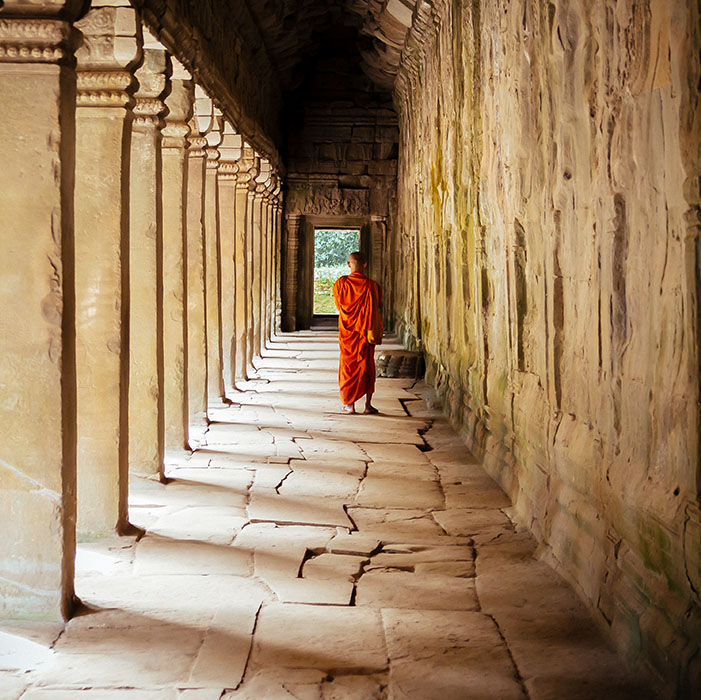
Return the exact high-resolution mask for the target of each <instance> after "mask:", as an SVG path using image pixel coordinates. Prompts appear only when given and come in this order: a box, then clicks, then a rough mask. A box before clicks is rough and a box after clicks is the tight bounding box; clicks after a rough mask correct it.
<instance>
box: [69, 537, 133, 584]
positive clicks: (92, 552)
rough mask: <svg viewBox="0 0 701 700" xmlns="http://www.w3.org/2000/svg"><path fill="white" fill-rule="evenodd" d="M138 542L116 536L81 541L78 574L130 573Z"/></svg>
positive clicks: (76, 564) (78, 555) (116, 574)
mask: <svg viewBox="0 0 701 700" xmlns="http://www.w3.org/2000/svg"><path fill="white" fill-rule="evenodd" d="M135 547H136V542H135V540H134V539H133V538H128V537H114V538H109V539H104V540H98V541H96V542H80V543H79V544H78V545H77V547H76V556H75V575H76V576H120V575H125V574H130V573H131V572H132V566H133V564H134V551H135Z"/></svg>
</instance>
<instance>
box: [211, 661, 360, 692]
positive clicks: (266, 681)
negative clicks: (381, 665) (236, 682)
mask: <svg viewBox="0 0 701 700" xmlns="http://www.w3.org/2000/svg"><path fill="white" fill-rule="evenodd" d="M325 677H326V673H324V672H323V671H316V670H313V669H295V668H278V667H275V666H273V667H271V668H265V669H261V670H260V671H258V672H255V673H250V674H247V675H246V681H245V682H244V684H243V685H242V687H241V688H240V689H238V690H235V691H231V692H228V693H225V694H224V695H223V696H222V700H224V699H225V698H235V699H236V700H322V699H321V684H322V682H323V680H324V678H325ZM358 700H360V698H358Z"/></svg>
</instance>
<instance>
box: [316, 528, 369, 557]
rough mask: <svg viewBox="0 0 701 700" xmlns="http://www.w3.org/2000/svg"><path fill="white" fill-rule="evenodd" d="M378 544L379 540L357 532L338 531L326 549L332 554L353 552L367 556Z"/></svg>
mask: <svg viewBox="0 0 701 700" xmlns="http://www.w3.org/2000/svg"><path fill="white" fill-rule="evenodd" d="M379 546H380V540H378V539H377V538H375V537H371V536H366V535H363V534H361V533H359V532H339V533H338V534H337V535H335V536H334V538H333V539H332V540H331V541H330V542H329V544H328V546H327V547H326V549H327V550H328V551H329V552H331V553H332V554H353V555H355V556H359V557H369V556H370V554H372V553H373V552H374V551H375V550H376V549H377V548H378V547H379Z"/></svg>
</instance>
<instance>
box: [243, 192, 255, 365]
mask: <svg viewBox="0 0 701 700" xmlns="http://www.w3.org/2000/svg"><path fill="white" fill-rule="evenodd" d="M251 187H252V183H249V188H248V193H247V200H246V255H245V258H246V292H245V294H246V306H247V309H246V311H247V313H246V374H247V375H248V374H249V373H250V372H253V355H254V351H255V343H254V340H253V319H254V316H255V306H254V303H253V298H254V297H253V290H254V288H255V274H256V268H255V260H254V251H255V243H254V241H255V230H254V219H255V217H254V210H255V208H256V207H255V191H254V190H252V189H251ZM253 187H254V188H255V185H253Z"/></svg>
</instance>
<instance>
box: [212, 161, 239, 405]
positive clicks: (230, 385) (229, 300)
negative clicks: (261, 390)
mask: <svg viewBox="0 0 701 700" xmlns="http://www.w3.org/2000/svg"><path fill="white" fill-rule="evenodd" d="M237 171H238V166H237V164H236V163H232V162H222V163H220V166H219V177H218V180H217V182H218V185H219V241H220V250H221V335H222V367H223V373H224V389H225V392H226V394H227V395H228V394H230V393H232V392H233V391H234V382H235V380H236V329H235V316H236V270H235V266H234V256H235V249H236V241H235V236H236V231H235V219H236V173H237Z"/></svg>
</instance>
